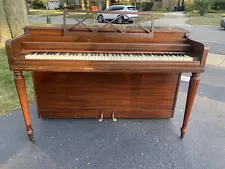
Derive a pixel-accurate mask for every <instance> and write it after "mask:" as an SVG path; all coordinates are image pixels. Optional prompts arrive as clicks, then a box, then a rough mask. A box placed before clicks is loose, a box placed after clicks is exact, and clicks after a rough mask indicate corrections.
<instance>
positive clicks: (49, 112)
mask: <svg viewBox="0 0 225 169" xmlns="http://www.w3.org/2000/svg"><path fill="white" fill-rule="evenodd" d="M32 75H33V82H34V89H35V93H36V101H37V106H38V113H39V117H41V118H99V116H100V114H101V113H104V118H111V116H112V112H114V114H115V117H117V118H171V117H173V113H174V107H175V103H176V97H177V90H178V86H179V82H180V74H171V73H106V72H80V73H76V72H33V74H32Z"/></svg>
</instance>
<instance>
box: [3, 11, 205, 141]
mask: <svg viewBox="0 0 225 169" xmlns="http://www.w3.org/2000/svg"><path fill="white" fill-rule="evenodd" d="M66 12H68V11H66ZM65 15H66V14H65V12H64V17H65ZM65 20H66V19H65V18H64V23H63V24H61V25H44V26H28V27H25V28H24V34H23V35H21V36H20V37H16V38H13V39H10V40H8V41H7V42H6V49H7V56H8V63H9V69H10V70H11V71H12V72H13V73H14V80H15V85H16V88H17V92H18V96H19V100H20V103H21V108H22V112H23V116H24V120H25V124H26V128H27V134H28V137H29V139H30V140H31V141H33V140H34V139H33V129H32V126H31V120H30V113H29V106H28V100H27V94H26V86H25V79H24V77H23V71H30V72H31V73H32V79H33V86H34V92H35V97H36V103H37V110H38V116H39V117H40V118H96V119H98V120H99V121H102V120H103V118H112V120H113V121H116V119H117V118H172V117H173V115H174V110H175V106H176V100H177V94H178V89H179V83H180V78H181V74H182V73H186V72H188V73H192V76H191V77H190V82H189V89H188V94H187V101H186V108H185V112H184V119H183V124H182V127H181V138H183V137H184V135H185V134H186V131H187V124H188V120H189V117H190V114H191V109H192V106H193V103H194V98H195V95H196V91H197V88H198V84H199V81H200V78H199V74H200V73H202V72H204V68H205V63H206V58H207V54H208V48H207V47H205V46H204V44H202V43H200V42H197V41H194V40H192V39H190V38H189V37H188V36H187V35H188V31H186V30H184V29H179V28H166V27H158V28H157V27H155V28H154V29H153V27H152V26H150V29H149V30H150V31H148V30H147V29H146V28H143V27H142V26H139V27H134V28H132V29H131V28H129V25H128V28H127V27H126V28H124V29H123V25H122V26H121V25H116V26H117V27H118V26H120V27H119V28H117V27H116V26H115V25H113V24H112V22H109V21H107V22H106V26H102V25H100V26H99V25H98V24H97V25H95V27H94V28H90V27H89V26H88V25H86V24H84V22H83V21H81V20H77V21H78V23H77V24H76V25H75V26H72V27H71V25H69V26H68V25H67V24H66V23H65ZM79 22H80V23H79ZM82 22H83V23H82ZM152 23H153V20H152ZM78 24H81V26H80V25H78ZM115 27H116V28H115ZM131 27H132V26H131Z"/></svg>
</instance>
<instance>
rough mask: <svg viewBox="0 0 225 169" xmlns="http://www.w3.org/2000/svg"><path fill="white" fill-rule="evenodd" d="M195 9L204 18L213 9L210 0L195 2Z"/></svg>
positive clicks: (197, 0) (195, 0) (196, 0)
mask: <svg viewBox="0 0 225 169" xmlns="http://www.w3.org/2000/svg"><path fill="white" fill-rule="evenodd" d="M194 8H195V9H196V10H198V12H199V14H200V15H201V16H203V15H204V14H205V13H206V12H208V11H209V9H210V8H211V1H210V0H194Z"/></svg>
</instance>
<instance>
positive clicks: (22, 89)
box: [14, 71, 34, 142]
mask: <svg viewBox="0 0 225 169" xmlns="http://www.w3.org/2000/svg"><path fill="white" fill-rule="evenodd" d="M14 81H15V84H16V89H17V93H18V96H19V100H20V105H21V109H22V112H23V117H24V121H25V123H26V127H27V135H28V137H29V139H30V140H31V141H32V142H34V138H33V129H32V127H31V120H30V112H29V105H28V100H27V91H26V85H25V80H24V77H23V74H22V72H20V71H17V72H14Z"/></svg>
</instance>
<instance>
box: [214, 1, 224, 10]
mask: <svg viewBox="0 0 225 169" xmlns="http://www.w3.org/2000/svg"><path fill="white" fill-rule="evenodd" d="M212 9H213V10H225V0H216V1H215V2H213V4H212Z"/></svg>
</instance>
